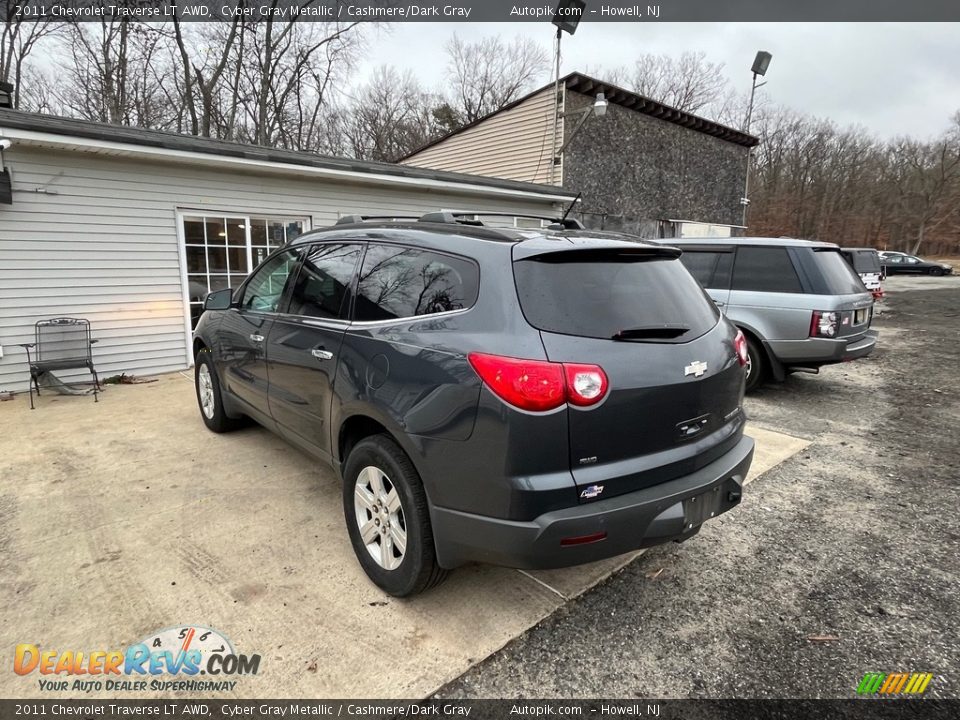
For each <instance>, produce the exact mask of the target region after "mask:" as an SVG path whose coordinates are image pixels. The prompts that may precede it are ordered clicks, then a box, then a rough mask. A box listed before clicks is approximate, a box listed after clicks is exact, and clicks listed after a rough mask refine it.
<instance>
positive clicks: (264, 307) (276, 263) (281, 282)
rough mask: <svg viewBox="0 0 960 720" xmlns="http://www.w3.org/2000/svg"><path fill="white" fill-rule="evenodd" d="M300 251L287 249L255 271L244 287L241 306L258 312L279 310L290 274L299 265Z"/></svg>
mask: <svg viewBox="0 0 960 720" xmlns="http://www.w3.org/2000/svg"><path fill="white" fill-rule="evenodd" d="M298 254H299V253H298V252H297V251H295V250H287V251H285V252H282V253H280V254H279V255H274V256H273V257H272V258H270V259H269V260H267V262H265V263H264V264H263V265H261V266H260V267H259V268H257V270H256V271H255V272H254V274H253V277H252V278H250V282H248V283H247V285H246V287H245V288H244V289H243V298H242V299H241V300H240V307H241V309H243V310H255V311H256V312H277V310H278V309H279V308H280V303H281V301H282V300H283V291H284V289H285V288H286V286H287V280H288V279H289V278H290V274H291V273H292V272H293V271H294V269H295V268H296V266H297V257H298Z"/></svg>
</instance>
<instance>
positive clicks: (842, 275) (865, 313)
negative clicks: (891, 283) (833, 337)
mask: <svg viewBox="0 0 960 720" xmlns="http://www.w3.org/2000/svg"><path fill="white" fill-rule="evenodd" d="M797 254H798V258H799V260H800V263H799V266H800V269H801V271H802V272H803V273H804V274H805V276H806V283H807V284H808V285H809V286H810V288H811V294H813V295H823V296H825V297H826V296H829V297H830V298H831V301H830V302H831V304H832V306H831V307H826V306H824V307H823V308H822V310H824V311H835V312H838V313H839V316H840V317H839V328H838V330H837V337H838V338H846V339H848V340H855V339H857V338H859V337H860V336H862V335H864V334H865V333H866V332H867V330H869V329H870V324H871V323H872V322H873V304H874V299H873V295H872V294H871V293H870V292H869V291H868V290H867V287H866V286H865V285H864V281H863V278H861V277H860V275H859V274H857V272H856V271H855V270H854V268H852V267H850V264H849V263H847V261H846V260H844V259H843V256H842V255H841V254H840V250H839V249H838V248H836V247H835V246H824V247H814V248H811V249H810V250H807V249H806V248H805V249H803V250H798V251H797ZM878 284H879V283H878Z"/></svg>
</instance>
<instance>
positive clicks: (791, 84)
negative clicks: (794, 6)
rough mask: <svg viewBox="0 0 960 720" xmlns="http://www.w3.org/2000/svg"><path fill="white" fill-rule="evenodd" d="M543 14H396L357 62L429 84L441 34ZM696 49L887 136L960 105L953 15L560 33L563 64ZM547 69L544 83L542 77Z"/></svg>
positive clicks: (922, 132)
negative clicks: (761, 69) (408, 73)
mask: <svg viewBox="0 0 960 720" xmlns="http://www.w3.org/2000/svg"><path fill="white" fill-rule="evenodd" d="M552 31H553V26H552V25H550V24H549V23H546V22H545V23H515V24H514V23H499V24H497V23H396V24H394V25H392V26H391V27H390V29H389V30H388V31H386V32H382V31H380V32H378V34H377V36H376V37H375V38H374V39H373V40H372V42H371V47H370V51H369V53H368V56H367V58H366V60H365V61H364V63H363V65H362V66H361V68H360V76H361V79H362V78H363V77H365V76H366V75H367V74H368V73H369V71H370V69H371V68H372V67H374V66H376V65H380V64H393V65H395V66H396V67H397V68H399V69H404V68H409V69H411V70H412V71H414V73H415V74H416V75H417V76H418V77H419V78H420V79H421V80H422V81H423V82H424V83H425V84H427V85H428V86H431V87H439V86H440V84H441V83H442V82H443V66H444V63H445V56H444V53H443V45H444V42H445V41H446V40H447V39H448V38H449V37H451V36H452V35H453V33H454V32H456V33H457V34H458V35H460V36H461V37H462V38H464V39H477V38H480V37H483V36H485V35H493V34H498V33H499V34H500V35H502V36H504V37H505V38H509V37H512V36H513V35H521V34H523V35H527V36H529V37H533V38H538V39H540V38H542V42H543V44H544V47H546V48H551V47H552ZM685 50H693V51H697V50H702V51H704V52H705V53H706V54H707V57H708V59H709V60H712V61H714V62H722V63H724V64H725V66H726V68H725V69H726V72H727V74H728V76H729V77H730V79H731V81H732V82H734V83H736V84H737V87H739V88H746V89H748V88H749V87H750V77H751V76H750V65H751V64H752V62H753V57H754V55H755V54H756V51H757V50H768V51H769V52H771V53H772V54H773V61H772V62H771V65H770V70H769V72H768V73H767V80H768V81H769V82H768V84H767V87H765V88H764V91H766V93H767V101H768V102H771V103H774V104H777V105H780V104H782V105H787V106H790V107H793V108H796V109H799V110H804V111H807V112H810V113H813V114H815V115H818V116H826V117H829V118H832V119H833V120H835V121H836V122H838V123H839V124H841V125H851V124H856V125H862V126H864V127H866V128H867V129H869V130H872V131H874V132H875V133H877V134H879V135H882V136H884V137H891V136H895V135H899V134H911V135H915V136H919V137H927V136H932V135H935V134H938V133H939V132H940V131H942V130H943V129H944V128H945V127H946V126H947V123H948V122H949V118H950V116H951V115H952V114H953V113H954V112H956V111H957V110H960V24H958V23H954V24H950V23H901V24H896V23H642V22H641V23H590V22H585V23H583V24H582V25H581V26H580V27H579V28H578V29H577V32H576V34H575V35H574V36H572V37H570V36H564V41H563V64H562V66H561V73H567V72H571V71H573V70H582V69H584V68H585V67H587V66H589V67H591V68H595V67H596V66H598V65H600V66H617V65H628V64H630V63H631V60H632V59H633V58H634V57H636V55H637V54H639V53H642V52H653V53H658V54H659V53H669V54H672V55H679V54H680V53H682V52H684V51H685ZM549 79H550V78H549V77H544V78H543V82H544V83H546V82H548V81H549Z"/></svg>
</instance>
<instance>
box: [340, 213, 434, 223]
mask: <svg viewBox="0 0 960 720" xmlns="http://www.w3.org/2000/svg"><path fill="white" fill-rule="evenodd" d="M417 218H418V216H417V215H343V216H342V217H340V218H338V219H337V222H335V223H334V225H354V224H356V223H362V222H366V221H367V220H416V219H417Z"/></svg>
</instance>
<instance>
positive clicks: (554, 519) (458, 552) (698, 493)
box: [431, 437, 753, 569]
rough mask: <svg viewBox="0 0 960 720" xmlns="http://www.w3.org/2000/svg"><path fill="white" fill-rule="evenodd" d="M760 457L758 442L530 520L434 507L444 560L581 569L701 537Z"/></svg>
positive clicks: (448, 564) (735, 497)
mask: <svg viewBox="0 0 960 720" xmlns="http://www.w3.org/2000/svg"><path fill="white" fill-rule="evenodd" d="M752 460H753V440H752V439H750V438H748V437H743V438H741V439H740V441H739V442H738V443H737V444H736V445H735V446H734V447H733V449H731V450H730V451H729V452H727V453H726V454H724V455H723V456H721V457H720V458H718V459H717V460H715V461H714V462H712V463H710V464H709V465H707V466H705V467H703V468H701V469H700V470H697V471H696V472H694V473H691V474H690V475H686V476H684V477H680V478H676V479H674V480H670V481H668V482H665V483H661V484H660V485H654V486H653V487H649V488H644V489H643V490H638V491H636V492H633V493H628V494H626V495H619V496H617V497H613V498H610V499H608V500H599V501H596V502H592V503H587V504H584V505H577V506H576V507H571V508H564V509H562V510H554V511H552V512H548V513H545V514H543V515H540V516H539V517H537V518H535V519H534V520H531V521H527V522H519V521H514V520H503V519H500V518H492V517H486V516H482V515H473V514H471V513H465V512H461V511H459V510H448V509H445V508H437V507H434V508H431V519H432V524H433V534H434V538H435V540H436V546H437V560H438V562H439V563H440V565H441V567H445V568H454V567H457V566H458V565H463V564H464V563H467V562H484V563H491V564H493V565H503V566H507V567H516V568H526V569H546V568H558V567H568V566H571V565H580V564H582V563H587V562H593V561H595V560H602V559H603V558H608V557H613V556H615V555H621V554H623V553H626V552H630V551H631V550H637V549H640V548H644V547H650V546H652V545H659V544H661V543H665V542H668V541H670V540H684V539H686V538H688V537H690V536H692V535H694V534H696V533H697V531H699V529H700V525H701V524H702V523H703V521H704V520H708V519H710V518H711V517H715V516H717V515H720V514H721V513H724V512H726V511H727V510H730V509H731V508H733V507H735V506H736V505H737V504H739V502H740V494H741V491H742V487H743V482H744V478H745V477H746V475H747V471H748V470H749V469H750V463H751V461H752ZM599 533H606V535H605V537H604V538H603V539H602V540H596V541H594V542H590V543H586V544H575V545H568V546H564V545H561V540H564V539H565V538H583V537H587V536H592V535H597V534H599Z"/></svg>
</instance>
